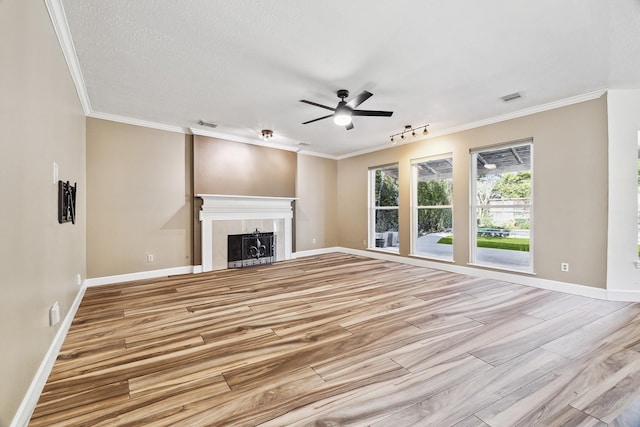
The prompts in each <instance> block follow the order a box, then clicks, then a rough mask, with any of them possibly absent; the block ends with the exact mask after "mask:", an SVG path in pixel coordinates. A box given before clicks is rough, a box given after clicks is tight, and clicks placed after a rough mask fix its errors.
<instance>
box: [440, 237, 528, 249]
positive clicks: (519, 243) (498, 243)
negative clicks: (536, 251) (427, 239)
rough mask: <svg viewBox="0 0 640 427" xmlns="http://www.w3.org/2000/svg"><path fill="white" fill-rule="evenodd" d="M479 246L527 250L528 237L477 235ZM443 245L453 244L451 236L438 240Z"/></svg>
mask: <svg viewBox="0 0 640 427" xmlns="http://www.w3.org/2000/svg"><path fill="white" fill-rule="evenodd" d="M477 242H478V247H479V248H494V249H506V250H509V251H523V252H529V239H525V238H514V237H505V238H503V237H478V240H477ZM438 243H442V244H445V245H451V244H453V237H451V236H447V237H443V238H441V239H440V240H438Z"/></svg>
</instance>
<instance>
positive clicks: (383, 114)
mask: <svg viewBox="0 0 640 427" xmlns="http://www.w3.org/2000/svg"><path fill="white" fill-rule="evenodd" d="M392 114H393V111H376V110H353V115H354V116H378V117H391V115H392Z"/></svg>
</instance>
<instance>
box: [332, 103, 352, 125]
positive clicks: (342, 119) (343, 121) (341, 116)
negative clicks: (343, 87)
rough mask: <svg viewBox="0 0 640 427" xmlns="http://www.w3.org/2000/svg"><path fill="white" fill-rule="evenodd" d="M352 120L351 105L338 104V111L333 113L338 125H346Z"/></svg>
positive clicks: (334, 120)
mask: <svg viewBox="0 0 640 427" xmlns="http://www.w3.org/2000/svg"><path fill="white" fill-rule="evenodd" d="M343 102H344V101H343ZM351 120H352V112H351V110H350V109H349V107H345V106H344V105H338V107H337V108H336V112H335V113H334V114H333V122H334V123H335V124H337V125H338V126H346V125H348V124H349V123H351Z"/></svg>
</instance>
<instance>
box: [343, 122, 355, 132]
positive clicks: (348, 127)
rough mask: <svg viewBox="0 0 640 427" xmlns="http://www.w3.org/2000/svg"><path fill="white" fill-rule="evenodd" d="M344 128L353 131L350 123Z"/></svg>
mask: <svg viewBox="0 0 640 427" xmlns="http://www.w3.org/2000/svg"><path fill="white" fill-rule="evenodd" d="M344 128H345V129H346V130H351V129H353V122H350V123H349V124H348V125H346V126H345V127H344Z"/></svg>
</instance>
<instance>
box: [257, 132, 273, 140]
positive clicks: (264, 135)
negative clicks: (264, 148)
mask: <svg viewBox="0 0 640 427" xmlns="http://www.w3.org/2000/svg"><path fill="white" fill-rule="evenodd" d="M271 138H273V131H272V130H269V129H262V134H261V135H260V139H262V140H263V141H268V140H269V139H271Z"/></svg>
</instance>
